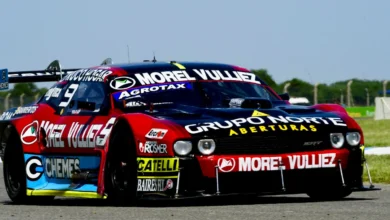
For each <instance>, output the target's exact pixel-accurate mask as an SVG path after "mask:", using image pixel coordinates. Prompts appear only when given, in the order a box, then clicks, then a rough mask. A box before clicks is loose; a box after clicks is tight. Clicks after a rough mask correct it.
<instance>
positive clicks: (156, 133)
mask: <svg viewBox="0 0 390 220" xmlns="http://www.w3.org/2000/svg"><path fill="white" fill-rule="evenodd" d="M167 132H168V130H167V129H160V128H152V129H151V130H150V131H149V132H148V133H147V134H146V135H145V137H147V138H150V139H163V138H164V137H165V135H166V134H167Z"/></svg>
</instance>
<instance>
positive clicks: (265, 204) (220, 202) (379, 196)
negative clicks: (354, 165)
mask: <svg viewBox="0 0 390 220" xmlns="http://www.w3.org/2000/svg"><path fill="white" fill-rule="evenodd" d="M2 170H3V167H2V164H0V220H3V219H28V220H43V219H50V220H57V219H64V220H65V219H77V220H80V219H93V220H96V219H105V220H113V219H143V220H147V219H170V220H171V219H272V220H276V219H284V220H287V219H289V220H290V219H291V220H306V219H308V220H309V219H310V220H311V219H315V220H321V219H326V220H332V219H337V220H340V219H364V220H367V219H381V220H382V219H383V220H384V219H390V217H389V216H390V185H377V186H379V187H381V188H382V190H381V191H372V192H355V193H353V194H352V195H351V196H349V197H347V198H346V199H344V200H342V201H330V202H313V201H311V200H309V198H308V197H307V196H306V195H305V194H302V195H294V196H267V197H257V198H254V199H248V198H245V197H243V198H237V197H230V198H226V197H224V198H217V199H212V198H205V199H192V200H180V201H174V202H166V201H158V202H157V201H148V202H147V201H142V202H141V203H140V204H139V205H138V207H110V206H107V205H105V204H104V203H103V202H102V201H100V200H89V199H69V198H66V199H65V198H56V199H55V200H54V201H53V202H52V203H51V204H49V205H46V206H37V205H14V204H12V203H11V202H10V200H9V199H8V197H7V193H6V191H5V188H4V180H3V172H2Z"/></svg>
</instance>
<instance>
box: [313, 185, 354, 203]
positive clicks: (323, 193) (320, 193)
mask: <svg viewBox="0 0 390 220" xmlns="http://www.w3.org/2000/svg"><path fill="white" fill-rule="evenodd" d="M351 193H352V190H351V189H350V188H349V187H342V186H339V187H327V188H326V187H324V188H322V187H320V188H316V189H310V190H309V192H307V195H308V196H309V197H310V198H311V199H313V200H319V201H326V200H340V199H343V198H345V197H347V196H349V195H351Z"/></svg>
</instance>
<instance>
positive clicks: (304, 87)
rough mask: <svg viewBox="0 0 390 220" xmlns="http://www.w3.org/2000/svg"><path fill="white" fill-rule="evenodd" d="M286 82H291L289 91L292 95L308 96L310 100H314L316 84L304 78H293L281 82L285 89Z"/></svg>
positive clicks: (281, 86)
mask: <svg viewBox="0 0 390 220" xmlns="http://www.w3.org/2000/svg"><path fill="white" fill-rule="evenodd" d="M286 83H290V86H289V87H288V89H287V90H288V93H289V94H290V96H291V97H306V98H308V99H309V101H312V100H313V91H314V90H313V89H314V86H313V85H312V84H310V83H308V82H305V81H303V80H300V79H297V78H293V79H292V80H289V81H285V82H283V83H281V85H280V88H281V89H282V90H283V88H284V86H285V85H286Z"/></svg>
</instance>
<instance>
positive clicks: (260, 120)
mask: <svg viewBox="0 0 390 220" xmlns="http://www.w3.org/2000/svg"><path fill="white" fill-rule="evenodd" d="M291 123H293V124H291ZM243 124H250V125H261V124H271V125H263V126H257V128H256V127H255V126H253V127H252V128H245V130H242V131H238V130H234V129H236V128H240V127H241V126H242V125H243ZM272 124H274V125H272ZM275 124H286V125H280V126H275ZM294 124H300V125H303V124H305V125H303V127H302V126H300V125H299V126H298V125H294ZM307 124H312V125H315V124H322V125H335V126H347V125H346V124H345V123H344V121H343V120H342V119H341V118H333V117H327V118H325V117H291V116H282V115H280V116H264V117H259V116H252V117H248V118H236V119H232V120H225V121H220V122H218V121H215V122H205V123H202V124H199V123H198V124H189V125H185V126H184V128H185V129H186V130H187V131H188V132H189V133H190V134H198V133H202V132H207V131H209V130H219V129H232V131H231V135H230V136H232V135H235V134H237V135H238V134H239V132H240V133H241V134H245V132H246V133H248V132H251V133H256V132H257V131H258V130H260V131H269V130H272V131H276V129H280V130H281V131H286V130H288V129H291V130H293V131H313V132H315V131H317V129H316V127H315V126H311V125H307Z"/></svg>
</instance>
